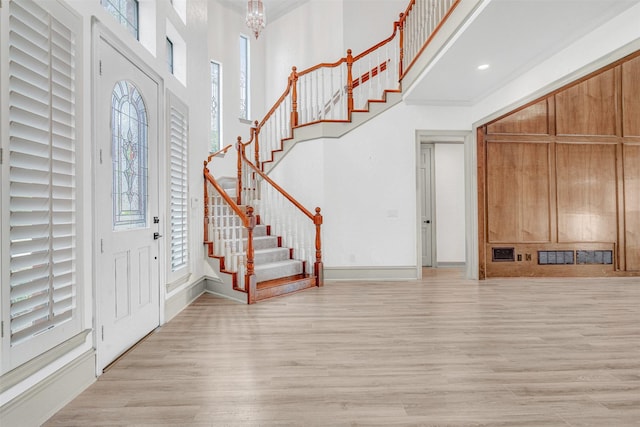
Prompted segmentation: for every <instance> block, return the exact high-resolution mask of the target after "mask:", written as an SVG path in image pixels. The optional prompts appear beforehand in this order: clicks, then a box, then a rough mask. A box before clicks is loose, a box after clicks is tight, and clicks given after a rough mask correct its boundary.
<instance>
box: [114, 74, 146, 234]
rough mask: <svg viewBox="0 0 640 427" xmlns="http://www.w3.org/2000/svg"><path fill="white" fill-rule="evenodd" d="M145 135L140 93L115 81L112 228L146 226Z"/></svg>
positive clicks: (125, 82)
mask: <svg viewBox="0 0 640 427" xmlns="http://www.w3.org/2000/svg"><path fill="white" fill-rule="evenodd" d="M147 135H148V123H147V109H146V108H145V105H144V101H143V99H142V95H141V94H140V92H139V91H138V89H137V88H136V87H135V86H134V85H133V84H132V83H131V82H127V81H119V82H118V83H116V86H115V87H114V89H113V93H112V96H111V138H112V150H113V229H114V230H121V229H131V228H142V227H146V226H147V199H148V197H147V179H148V173H147V167H148V159H147V155H148V150H147Z"/></svg>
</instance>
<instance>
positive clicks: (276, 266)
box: [205, 177, 317, 303]
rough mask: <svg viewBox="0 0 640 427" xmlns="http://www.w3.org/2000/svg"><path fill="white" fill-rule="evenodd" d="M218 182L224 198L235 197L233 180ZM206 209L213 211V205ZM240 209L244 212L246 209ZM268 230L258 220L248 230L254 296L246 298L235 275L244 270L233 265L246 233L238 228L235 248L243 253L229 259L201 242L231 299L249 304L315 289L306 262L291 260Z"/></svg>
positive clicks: (242, 284)
mask: <svg viewBox="0 0 640 427" xmlns="http://www.w3.org/2000/svg"><path fill="white" fill-rule="evenodd" d="M218 183H219V184H220V186H221V188H222V189H223V190H224V191H225V192H226V193H227V195H229V196H231V197H236V193H237V187H238V185H237V180H236V179H234V178H230V177H222V178H219V179H218ZM209 206H210V208H213V205H209ZM240 207H241V209H243V210H245V211H246V209H247V207H246V206H240ZM214 209H215V208H214ZM214 221H215V219H212V222H214ZM271 230H272V227H271V225H268V224H261V223H260V218H259V217H257V218H256V224H255V226H254V227H253V230H252V231H253V232H252V235H253V236H252V237H253V254H254V255H253V264H254V274H255V282H256V286H255V290H254V292H255V294H254V295H251V296H246V297H245V296H243V295H242V294H247V287H246V285H245V279H244V277H242V275H239V273H240V272H242V271H243V270H244V269H243V268H240V269H238V268H237V265H234V262H235V263H237V261H236V258H237V257H238V256H240V257H241V256H242V255H238V254H242V253H244V251H246V249H247V246H248V230H247V229H246V228H244V229H242V238H241V240H240V243H239V244H238V247H241V248H242V249H243V251H235V252H232V254H231V255H229V256H220V255H216V250H215V243H214V241H212V240H208V241H205V244H206V246H207V248H208V251H207V253H208V255H209V257H211V258H214V259H216V260H217V263H218V266H217V273H219V274H220V275H222V276H223V277H224V276H226V277H224V278H223V279H222V282H223V284H224V285H223V286H230V287H231V289H233V290H234V291H235V292H234V293H235V294H236V295H235V299H240V300H243V299H244V298H247V302H249V300H248V298H249V297H250V298H251V301H250V303H253V302H258V301H261V300H264V299H268V298H272V297H276V296H279V295H284V294H289V293H293V292H297V291H301V290H304V289H308V288H312V287H315V286H316V281H317V278H316V276H315V275H313V274H310V273H309V272H308V268H307V261H306V260H300V259H294V258H293V256H294V252H295V251H294V249H293V248H288V247H283V246H282V241H283V239H282V236H275V235H272V234H271ZM212 232H213V230H212ZM212 234H213V233H212ZM218 236H219V237H218V239H219V240H220V241H222V244H221V245H220V246H222V247H229V246H231V247H233V245H234V243H233V239H232V238H230V239H225V238H224V236H221V235H220V234H218ZM227 260H229V261H231V265H229V266H227V262H228V261H227ZM222 293H223V294H225V295H227V296H231V297H234V296H233V294H231V295H230V294H229V293H228V292H222Z"/></svg>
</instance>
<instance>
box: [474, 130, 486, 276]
mask: <svg viewBox="0 0 640 427" xmlns="http://www.w3.org/2000/svg"><path fill="white" fill-rule="evenodd" d="M476 132H477V142H476V147H477V150H476V155H477V164H478V171H477V173H478V278H479V279H480V280H483V279H485V278H486V271H487V258H486V248H485V242H486V235H487V219H486V216H487V200H486V197H487V194H486V185H487V174H486V167H487V151H486V150H487V143H486V141H485V140H484V137H485V133H486V126H481V127H478V129H477V131H476Z"/></svg>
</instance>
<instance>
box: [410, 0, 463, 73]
mask: <svg viewBox="0 0 640 427" xmlns="http://www.w3.org/2000/svg"><path fill="white" fill-rule="evenodd" d="M461 1H462V0H456V1H455V2H454V3H453V4H452V5H451V7H450V8H449V10H447V13H445V14H444V16H443V17H442V19H440V22H438V25H436V27H435V28H434V29H433V31H432V32H431V34H430V35H429V37H427V40H425V41H424V43H423V44H422V47H421V48H420V49H419V50H418V52H417V53H416V55H415V57H414V58H413V60H412V61H411V63H410V64H409V65H408V66H407V67H406V68H405V69H404V70H403V73H401V74H400V80H402V78H403V77H404V76H405V75H406V74H407V73H408V72H409V70H410V69H411V67H413V64H415V63H416V61H417V60H418V58H419V57H420V55H422V52H424V50H425V49H426V48H427V46H428V45H429V43H431V40H433V38H434V37H435V36H436V34H438V32H439V31H440V28H442V26H443V25H444V23H445V22H447V19H449V16H451V14H452V13H453V11H454V10H455V8H456V7H457V6H458V5H459V4H460V2H461ZM413 4H415V0H411V3H410V4H409V7H408V8H407V13H405V15H404V20H405V21H406V18H407V14H408V13H409V11H410V10H411V7H413ZM402 62H403V61H400V64H402Z"/></svg>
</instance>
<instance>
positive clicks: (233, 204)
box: [204, 164, 249, 227]
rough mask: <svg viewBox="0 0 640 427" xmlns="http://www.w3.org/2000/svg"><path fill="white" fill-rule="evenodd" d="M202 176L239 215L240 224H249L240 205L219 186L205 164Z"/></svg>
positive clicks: (246, 225)
mask: <svg viewBox="0 0 640 427" xmlns="http://www.w3.org/2000/svg"><path fill="white" fill-rule="evenodd" d="M204 178H205V180H207V181H209V182H210V183H211V185H213V188H215V189H216V191H217V192H218V193H219V194H220V195H221V196H222V198H223V199H224V201H225V202H227V204H228V205H229V206H230V207H231V209H232V210H233V211H234V212H235V213H236V215H238V216H239V217H240V219H241V220H242V225H244V226H245V227H248V226H249V219H248V218H247V215H246V214H245V213H244V212H242V209H240V206H238V205H237V204H236V202H235V201H234V200H233V199H232V198H231V197H229V195H228V194H227V192H226V191H224V189H223V188H222V187H220V184H218V182H217V181H216V180H215V178H214V177H213V176H212V175H211V173H210V172H209V169H208V168H207V165H206V164H205V166H204ZM205 187H206V186H205ZM205 203H206V201H205Z"/></svg>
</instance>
